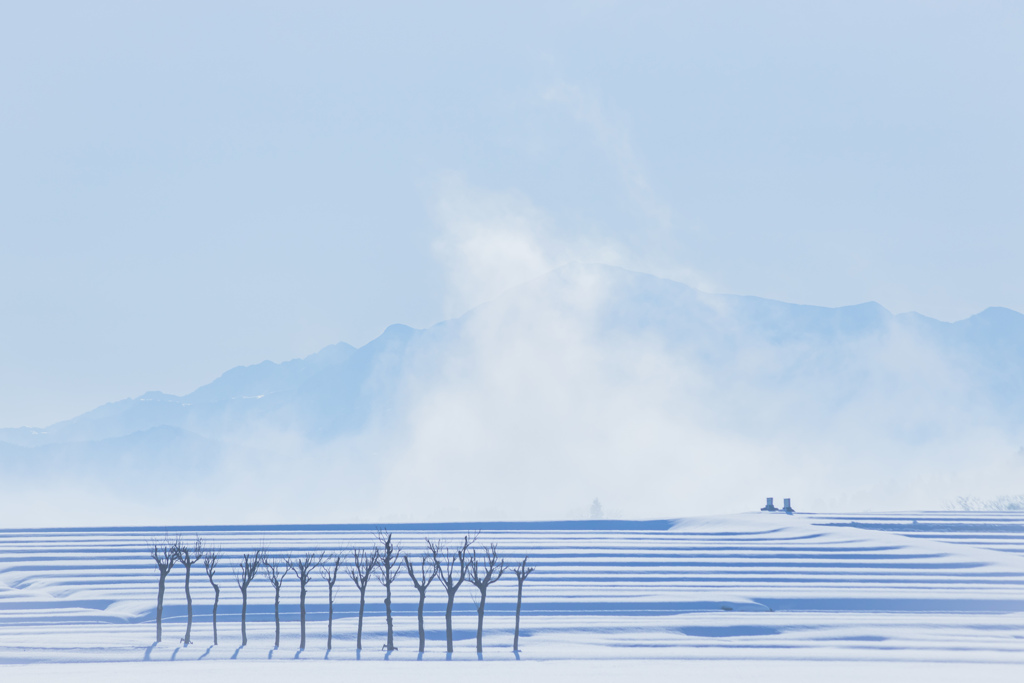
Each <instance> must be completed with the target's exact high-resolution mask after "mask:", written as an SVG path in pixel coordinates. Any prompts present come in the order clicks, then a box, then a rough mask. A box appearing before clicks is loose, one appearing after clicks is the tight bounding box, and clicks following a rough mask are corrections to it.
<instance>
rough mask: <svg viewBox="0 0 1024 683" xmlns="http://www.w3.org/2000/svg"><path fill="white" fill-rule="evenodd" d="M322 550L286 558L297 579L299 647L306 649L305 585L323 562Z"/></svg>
mask: <svg viewBox="0 0 1024 683" xmlns="http://www.w3.org/2000/svg"><path fill="white" fill-rule="evenodd" d="M324 554H325V553H324V551H322V550H321V551H320V552H316V551H312V552H307V553H306V554H305V555H302V556H301V557H295V558H292V559H290V560H288V567H289V568H290V569H291V570H292V572H293V573H294V574H295V576H296V578H298V579H299V620H300V623H301V627H300V632H301V634H302V635H301V638H300V642H299V649H300V650H305V649H306V586H308V585H309V582H310V580H311V579H312V578H313V572H315V571H316V570H317V569H318V568H319V567H320V565H322V564H323V562H324Z"/></svg>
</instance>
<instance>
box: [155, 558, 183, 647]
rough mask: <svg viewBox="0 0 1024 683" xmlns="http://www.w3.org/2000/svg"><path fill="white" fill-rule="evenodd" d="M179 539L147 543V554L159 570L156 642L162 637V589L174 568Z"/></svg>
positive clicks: (164, 588)
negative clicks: (175, 550)
mask: <svg viewBox="0 0 1024 683" xmlns="http://www.w3.org/2000/svg"><path fill="white" fill-rule="evenodd" d="M180 540H181V539H180V538H178V539H175V540H174V541H170V540H167V539H164V541H163V542H162V543H161V542H159V541H153V542H152V543H150V544H149V556H150V557H151V558H153V561H154V562H156V568H157V571H159V572H160V584H159V588H158V589H157V595H156V642H158V643H159V642H160V641H162V640H163V637H164V630H163V616H164V591H165V590H166V588H167V575H168V574H170V573H171V570H172V569H174V563H175V561H176V560H177V559H178V556H177V554H176V553H175V552H174V549H175V547H176V546H177V545H178V543H179V542H180Z"/></svg>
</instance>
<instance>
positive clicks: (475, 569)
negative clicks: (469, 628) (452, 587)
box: [468, 543, 505, 653]
mask: <svg viewBox="0 0 1024 683" xmlns="http://www.w3.org/2000/svg"><path fill="white" fill-rule="evenodd" d="M495 572H497V575H495ZM504 573H505V561H504V560H502V559H501V558H500V557H498V544H497V543H492V544H491V545H490V546H489V547H488V548H487V549H485V550H484V553H483V557H482V558H477V556H476V551H475V550H474V551H473V555H472V556H471V557H470V559H469V572H468V574H469V582H470V583H472V584H473V585H474V586H476V588H477V590H479V591H480V604H479V605H478V606H477V608H476V651H477V652H478V653H480V652H483V651H484V606H485V605H486V604H487V587H488V586H490V585H491V584H492V583H495V582H496V581H497V580H498V579H500V578H501V575H502V574H504Z"/></svg>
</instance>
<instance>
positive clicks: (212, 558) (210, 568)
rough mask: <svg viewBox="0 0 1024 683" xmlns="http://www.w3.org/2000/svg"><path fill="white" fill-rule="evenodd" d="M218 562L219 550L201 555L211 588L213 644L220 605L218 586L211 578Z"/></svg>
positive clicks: (211, 550)
mask: <svg viewBox="0 0 1024 683" xmlns="http://www.w3.org/2000/svg"><path fill="white" fill-rule="evenodd" d="M219 562H220V550H219V549H218V548H207V549H206V552H204V553H203V567H205V568H206V578H208V579H209V580H210V585H211V586H213V644H214V645H216V644H217V605H218V604H220V586H218V585H217V584H216V583H215V582H214V580H213V577H214V575H215V574H216V573H217V564H218V563H219Z"/></svg>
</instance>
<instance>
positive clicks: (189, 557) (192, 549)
mask: <svg viewBox="0 0 1024 683" xmlns="http://www.w3.org/2000/svg"><path fill="white" fill-rule="evenodd" d="M174 555H175V557H177V558H178V562H180V563H181V566H182V567H184V568H185V601H186V602H187V603H188V625H187V626H186V627H185V637H184V638H182V639H181V640H182V642H183V643H185V647H188V646H189V645H191V644H192V591H191V588H190V581H191V578H192V565H194V564H197V563H198V562H200V561H201V560H202V559H203V539H201V538H199V537H198V536H196V540H195V541H193V542H192V544H191V545H189V544H188V543H182V542H181V541H178V542H177V543H175V544H174Z"/></svg>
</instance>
